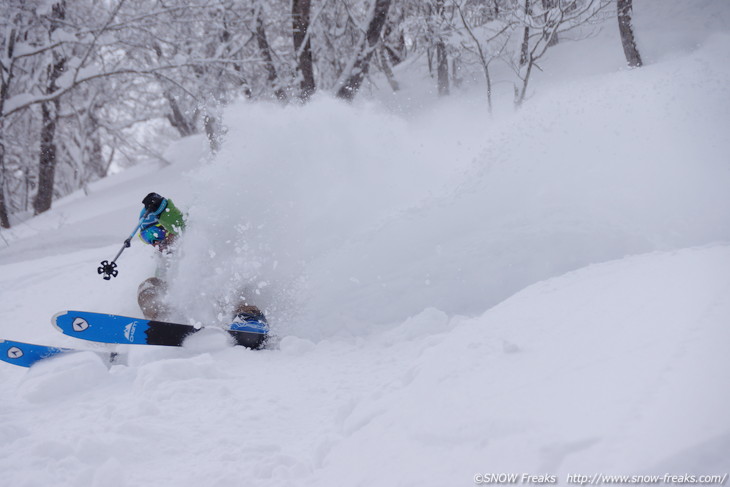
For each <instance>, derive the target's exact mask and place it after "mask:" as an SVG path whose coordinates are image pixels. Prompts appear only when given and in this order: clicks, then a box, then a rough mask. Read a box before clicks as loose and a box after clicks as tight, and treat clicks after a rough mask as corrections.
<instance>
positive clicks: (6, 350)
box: [0, 339, 118, 367]
mask: <svg viewBox="0 0 730 487" xmlns="http://www.w3.org/2000/svg"><path fill="white" fill-rule="evenodd" d="M83 351H85V350H78V349H74V348H61V347H51V346H47V345H36V344H34V343H24V342H16V341H13V340H2V339H0V360H2V361H4V362H7V363H9V364H13V365H17V366H19V367H30V366H31V365H33V364H34V363H36V362H38V361H40V360H44V359H47V358H50V357H55V356H56V355H60V354H64V353H74V352H83ZM94 353H96V354H97V355H99V356H100V357H101V358H102V359H103V360H104V361H105V362H107V363H109V364H112V363H116V362H117V358H118V354H117V353H115V352H97V351H94Z"/></svg>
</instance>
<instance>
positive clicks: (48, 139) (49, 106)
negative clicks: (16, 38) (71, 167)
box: [33, 1, 66, 215]
mask: <svg viewBox="0 0 730 487" xmlns="http://www.w3.org/2000/svg"><path fill="white" fill-rule="evenodd" d="M52 11H53V20H59V21H63V20H64V19H65V18H66V2H65V1H61V2H58V3H57V4H55V5H54V6H53V10H52ZM57 27H58V25H56V23H55V22H54V24H53V25H52V26H51V29H50V32H49V34H50V35H52V34H53V31H54V30H56V28H57ZM52 56H53V64H52V65H51V66H49V67H48V84H47V85H46V86H47V88H46V94H49V95H50V94H51V93H53V92H55V91H56V89H58V86H57V85H56V82H57V81H58V78H60V77H61V75H62V74H63V72H64V70H65V69H66V58H65V57H64V56H63V55H62V54H60V53H57V52H53V53H52ZM60 104H61V103H60V101H59V99H58V98H54V99H53V100H52V101H50V102H45V103H43V104H41V114H42V119H41V144H40V145H41V147H40V149H41V151H40V160H39V163H38V193H36V197H35V200H34V201H33V209H34V210H35V214H36V215H38V214H39V213H43V212H44V211H48V210H50V209H51V204H52V203H53V188H54V186H55V182H56V162H57V160H56V141H55V138H56V128H57V126H58V114H59V110H60Z"/></svg>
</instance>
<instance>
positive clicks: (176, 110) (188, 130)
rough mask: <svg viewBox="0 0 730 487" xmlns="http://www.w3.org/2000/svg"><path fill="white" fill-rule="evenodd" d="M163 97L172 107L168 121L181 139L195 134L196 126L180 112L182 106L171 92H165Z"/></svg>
mask: <svg viewBox="0 0 730 487" xmlns="http://www.w3.org/2000/svg"><path fill="white" fill-rule="evenodd" d="M163 96H164V97H165V99H166V100H167V104H168V105H170V113H168V114H167V121H168V122H170V125H172V126H173V128H175V129H176V130H177V132H178V133H179V134H180V137H187V136H188V135H193V134H194V133H195V125H194V124H193V122H192V121H189V120H188V119H187V118H186V117H185V114H184V113H183V112H182V110H180V105H179V104H178V102H177V99H176V98H175V96H174V95H173V94H172V93H170V92H169V91H167V90H165V92H164V93H163Z"/></svg>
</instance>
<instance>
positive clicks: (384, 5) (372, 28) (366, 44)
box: [337, 0, 391, 100]
mask: <svg viewBox="0 0 730 487" xmlns="http://www.w3.org/2000/svg"><path fill="white" fill-rule="evenodd" d="M390 3H391V0H374V1H373V9H372V15H371V16H370V22H369V23H368V28H367V31H366V33H365V35H364V36H363V37H362V39H361V41H360V43H359V47H358V49H357V51H356V53H355V57H354V58H353V60H352V62H351V63H350V65H349V66H348V67H347V68H346V69H345V71H344V72H343V73H342V77H341V80H342V81H341V82H340V83H339V88H338V89H337V97H338V98H342V99H344V100H352V99H354V98H355V95H356V94H357V92H358V90H359V89H360V85H361V84H362V82H363V79H365V75H366V74H367V72H368V69H369V67H370V59H371V58H372V56H373V54H374V53H375V50H376V48H377V47H378V43H379V42H380V34H381V33H382V31H383V26H385V19H386V18H387V16H388V9H389V8H390Z"/></svg>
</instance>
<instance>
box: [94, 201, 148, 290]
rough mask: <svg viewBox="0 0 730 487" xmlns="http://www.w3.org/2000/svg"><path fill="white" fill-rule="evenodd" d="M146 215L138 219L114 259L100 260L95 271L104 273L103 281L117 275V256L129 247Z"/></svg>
mask: <svg viewBox="0 0 730 487" xmlns="http://www.w3.org/2000/svg"><path fill="white" fill-rule="evenodd" d="M148 213H149V212H148ZM146 217H147V214H145V215H144V217H142V218H141V219H140V223H138V224H137V226H136V227H134V230H133V231H132V233H131V234H130V235H129V237H128V238H127V240H125V241H124V244H122V248H121V249H119V252H117V255H116V256H115V257H114V259H113V260H112V261H111V262H109V261H108V260H102V261H101V265H99V268H98V269H97V271H98V272H99V274H104V280H105V281H108V280H109V279H111V278H112V277H117V274H119V271H118V270H117V269H116V267H117V259H118V258H119V256H120V255H122V252H124V249H126V248H128V247H130V246H131V245H132V238H133V237H134V235H135V234H136V233H137V230H139V227H141V226H142V223H141V222H142V221H143V220H144V219H145V218H146Z"/></svg>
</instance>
